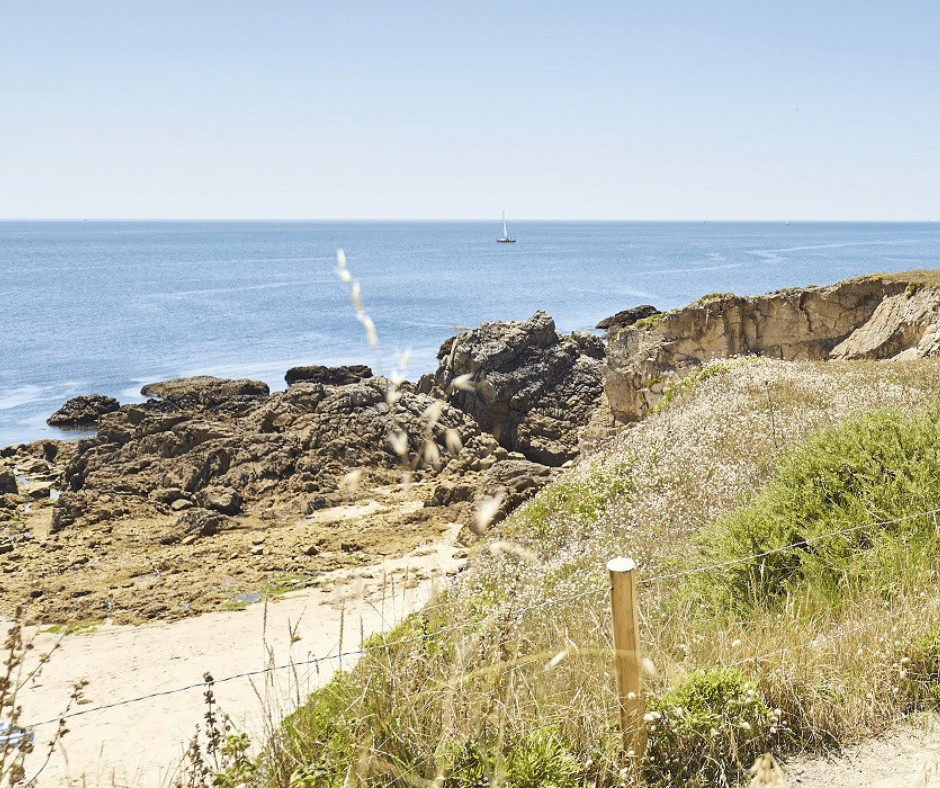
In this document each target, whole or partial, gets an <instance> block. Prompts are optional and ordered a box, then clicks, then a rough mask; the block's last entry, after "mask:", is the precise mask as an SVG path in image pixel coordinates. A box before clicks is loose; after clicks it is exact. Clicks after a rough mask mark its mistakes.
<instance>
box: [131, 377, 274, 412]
mask: <svg viewBox="0 0 940 788" xmlns="http://www.w3.org/2000/svg"><path fill="white" fill-rule="evenodd" d="M140 393H141V394H143V395H144V396H145V397H157V398H159V399H162V400H168V401H170V402H180V403H184V404H198V405H205V406H211V405H217V404H218V403H220V402H222V401H223V400H228V399H232V398H233V397H266V396H267V395H268V394H270V393H271V390H270V388H269V387H268V384H267V383H264V382H262V381H260V380H247V379H241V380H229V379H227V378H216V377H213V376H211V375H196V376H194V377H190V378H176V379H174V380H166V381H162V382H157V383H148V384H147V385H145V386H144V387H143V388H141V390H140Z"/></svg>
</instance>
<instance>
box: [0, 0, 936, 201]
mask: <svg viewBox="0 0 940 788" xmlns="http://www.w3.org/2000/svg"><path fill="white" fill-rule="evenodd" d="M2 7H3V12H2V14H0V218H7V219H9V218H184V219H198V218H234V219H238V218H256V219H494V218H496V219H498V218H499V215H500V213H501V212H502V211H503V210H506V212H507V215H508V216H509V218H510V219H511V220H513V219H514V220H521V219H594V220H608V219H614V220H634V219H635V220H646V219H666V220H671V219H712V220H717V219H744V220H749V219H757V220H759V219H791V220H801V219H819V220H822V219H848V220H935V219H940V47H938V44H937V35H938V30H940V3H938V2H936V0H930V2H926V1H925V2H907V1H905V0H897V1H896V2H892V3H888V2H886V1H885V2H877V3H876V2H865V1H864V0H857V1H856V2H841V1H837V2H818V0H816V1H815V2H803V0H795V1H793V2H774V3H771V2H763V1H762V0H751V2H710V1H709V0H695V1H694V2H693V1H689V2H686V1H685V0H675V1H673V0H659V2H633V1H632V0H618V1H616V2H614V1H611V2H607V1H606V0H604V1H600V0H598V1H592V0H581V1H580V2H552V0H542V1H541V2H512V1H511V0H505V1H504V2H499V3H497V2H489V1H488V0H483V1H482V2H480V1H475V2H467V0H462V1H461V2H449V1H448V0H436V1H435V2H417V1H416V0H398V1H397V2H395V1H394V0H384V1H383V2H367V1H365V0H345V1H344V2H317V0H305V1H304V2H301V1H300V0H280V1H279V0H273V1H272V2H267V3H261V2H257V1H255V2H245V1H244V0H224V2H223V1H220V0H186V1H185V2H178V1H177V0H159V2H158V1H157V0H134V1H133V2H129V1H128V0H120V1H117V0H116V1H115V2H108V1H105V0H86V1H85V2H74V0H70V2H46V1H45V0H29V1H28V2H26V1H23V0H4V2H3V4H2Z"/></svg>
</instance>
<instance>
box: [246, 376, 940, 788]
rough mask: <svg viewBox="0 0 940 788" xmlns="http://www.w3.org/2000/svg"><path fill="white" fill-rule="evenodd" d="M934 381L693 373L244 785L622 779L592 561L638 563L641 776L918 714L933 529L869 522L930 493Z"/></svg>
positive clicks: (690, 776) (778, 749)
mask: <svg viewBox="0 0 940 788" xmlns="http://www.w3.org/2000/svg"><path fill="white" fill-rule="evenodd" d="M938 381H940V364H938V363H937V362H934V361H923V362H917V363H907V364H905V363H893V364H890V365H889V364H879V365H871V364H838V365H836V364H828V365H821V364H808V363H807V364H794V363H789V364H788V363H785V362H777V361H771V360H764V359H759V360H754V359H748V360H741V361H726V362H722V363H721V364H720V365H714V369H713V368H711V367H705V368H703V371H702V372H701V373H700V374H699V375H698V377H697V378H696V379H695V380H693V381H692V382H691V383H690V385H689V386H688V387H687V388H684V389H683V390H682V391H681V392H677V394H679V393H681V394H682V396H673V397H672V398H671V399H670V400H669V402H668V403H667V405H666V406H665V407H663V408H661V409H660V410H659V411H658V412H657V413H656V414H654V415H653V416H651V417H650V418H648V419H647V420H645V421H644V422H642V423H640V424H639V425H638V426H636V427H635V428H633V429H632V430H630V431H629V432H628V433H626V435H625V436H624V437H623V438H621V439H620V440H619V441H618V442H616V443H615V444H613V445H611V446H609V447H608V448H607V449H606V450H605V453H604V454H602V455H598V456H596V457H592V458H587V459H586V460H585V461H584V462H582V463H581V464H580V465H579V466H577V467H576V468H574V469H572V470H571V471H569V472H568V473H567V474H566V475H565V476H563V477H562V478H561V479H560V480H559V481H557V482H556V483H554V484H553V485H550V486H548V487H546V488H544V489H543V490H542V491H541V492H540V493H539V494H538V495H537V496H535V497H534V498H533V499H532V500H530V501H529V502H528V503H527V504H526V505H524V506H523V507H522V508H520V509H519V510H517V512H515V513H514V514H513V515H512V516H511V517H510V518H508V520H506V521H505V522H504V523H502V524H501V525H500V526H499V527H497V529H496V530H495V531H494V532H492V535H491V538H490V539H489V540H488V541H486V542H484V543H483V544H482V545H481V546H480V547H479V548H478V549H477V550H476V552H475V553H474V555H473V558H472V561H471V565H470V569H469V570H468V571H467V572H465V573H463V575H462V576H461V580H460V582H459V583H457V584H455V585H453V586H452V587H450V588H448V589H447V590H446V592H444V593H443V594H442V595H441V596H440V597H439V598H437V599H436V600H435V601H434V602H433V603H432V604H431V605H429V606H428V607H427V608H426V609H425V610H423V611H421V612H419V613H417V614H415V615H413V616H411V617H410V618H409V619H407V620H406V621H405V622H404V623H403V624H401V625H400V626H399V627H398V628H397V629H396V630H394V631H393V632H391V633H388V634H387V635H386V636H383V637H380V638H373V639H372V640H371V641H370V642H369V643H368V644H367V645H368V647H369V650H368V652H367V653H366V654H365V655H364V656H363V657H362V659H361V661H360V663H359V664H358V665H357V666H356V668H355V669H354V670H352V671H351V672H349V673H344V674H341V675H340V676H339V677H338V678H336V679H334V681H333V682H331V683H330V684H328V685H327V686H326V687H324V688H323V689H321V690H320V691H318V692H316V693H315V694H314V695H313V696H312V697H311V699H310V700H309V702H308V703H307V704H306V705H304V706H302V707H301V708H300V709H298V710H297V711H296V712H295V713H294V714H293V715H291V716H290V717H289V718H288V719H287V720H285V722H284V724H283V725H282V726H281V728H280V729H279V730H278V732H277V734H276V735H275V736H273V737H272V739H271V741H270V742H269V743H268V745H267V747H266V749H265V751H264V752H263V753H262V755H261V756H260V758H259V760H258V770H257V773H256V783H257V784H264V785H271V786H306V787H307V788H314V786H316V787H319V786H339V785H353V784H366V783H368V784H369V785H378V786H386V785H387V786H413V785H447V786H452V787H453V788H465V786H476V785H490V784H501V785H506V786H530V785H539V786H542V785H544V786H549V785H559V786H561V785H568V784H572V785H573V784H578V785H581V784H590V783H593V784H594V785H595V786H597V787H598V788H600V787H601V786H615V785H616V786H620V785H630V784H633V783H634V782H635V780H636V778H637V774H636V773H635V772H634V771H632V769H631V768H630V766H629V765H628V764H624V762H623V761H622V759H621V755H620V752H619V746H620V732H619V730H618V711H617V709H618V705H617V698H616V692H615V689H614V686H613V677H612V672H611V671H612V665H611V657H610V650H611V643H610V640H609V635H608V628H609V624H608V616H609V612H608V604H607V588H606V583H605V575H604V570H603V567H604V565H605V563H606V561H607V560H608V559H609V558H610V557H613V556H615V555H630V556H631V557H633V558H634V559H635V560H636V561H637V563H638V565H639V567H640V570H641V572H642V574H641V578H640V579H641V585H640V593H641V596H640V605H641V638H642V646H643V651H644V653H645V654H646V655H647V656H648V657H649V658H650V660H651V662H652V665H653V669H652V670H651V671H650V673H649V675H648V676H647V678H646V685H645V694H646V696H647V709H648V714H647V722H648V725H649V749H648V751H647V753H646V758H645V760H644V762H643V770H644V777H645V779H646V782H647V784H648V785H653V786H656V785H662V786H665V785H670V786H671V785H696V786H697V785H706V784H707V785H725V784H727V785H731V784H734V782H735V781H737V780H740V779H742V778H743V777H744V775H745V773H746V770H747V768H748V767H749V766H750V763H751V762H752V760H753V758H754V757H755V756H756V755H758V754H760V753H762V752H766V751H770V752H773V753H775V754H776V755H784V756H786V755H791V754H794V753H800V752H818V751H824V750H827V749H832V748H836V747H838V746H840V745H841V744H844V743H847V742H852V741H856V740H858V739H860V738H862V737H866V736H870V735H873V734H877V733H879V732H881V731H883V730H885V729H886V728H887V727H888V726H889V725H890V724H891V723H892V722H893V721H895V720H897V719H898V718H900V717H902V716H904V715H907V714H910V713H911V712H913V711H916V710H919V709H924V708H930V707H932V706H933V705H935V704H936V703H937V702H938V696H940V690H938V689H937V687H938V681H940V656H938V655H940V634H938V633H940V593H938V592H937V591H936V590H935V588H936V582H935V581H936V569H935V567H936V566H937V561H936V558H937V552H938V551H937V549H936V548H935V547H934V545H933V543H934V542H935V541H937V540H936V539H935V536H936V530H935V528H936V524H935V523H934V519H933V517H932V516H928V517H921V518H911V519H910V520H905V521H904V522H903V523H891V524H889V523H885V522H884V521H886V520H891V519H896V517H897V516H898V515H903V514H907V513H913V512H915V511H926V510H928V509H932V508H936V505H937V501H940V495H936V493H937V492H940V490H938V489H936V482H935V481H934V478H935V477H936V478H940V474H936V473H935V471H936V468H935V465H934V464H935V463H936V462H937V457H936V451H935V449H934V447H935V446H937V445H940V442H938V441H936V437H937V435H936V430H937V429H938V427H937V424H938V422H940V409H938V406H937V405H936V404H935V392H936V390H937V388H938ZM878 523H883V525H880V526H879V525H877V524H878ZM856 525H864V529H859V530H858V531H857V532H849V533H846V534H843V535H841V536H839V537H838V538H833V539H828V538H827V539H825V540H823V539H820V540H819V541H818V542H809V539H811V538H814V537H815V536H816V535H819V536H822V535H823V534H825V533H828V532H829V531H833V530H844V529H846V528H854V527H855V526H856ZM794 528H796V532H797V538H795V539H793V538H791V536H792V534H791V531H793V529H794ZM808 545H809V546H812V547H813V550H812V551H808V550H807V549H805V548H806V547H807V546H808ZM823 545H825V548H823ZM777 548H781V549H780V551H779V552H777V553H773V560H771V557H770V556H768V557H767V558H765V559H764V560H763V561H760V560H757V561H755V560H753V559H752V560H741V559H747V558H748V557H749V556H751V555H753V554H755V553H757V552H761V551H764V552H767V551H770V550H776V549H777ZM738 560H740V563H738V564H734V565H733V566H723V567H717V568H714V569H707V568H706V567H707V566H708V565H710V564H713V563H724V562H726V561H738ZM680 573H688V574H680ZM551 775H554V777H552V776H551ZM552 779H554V780H555V782H552ZM494 781H495V782H494Z"/></svg>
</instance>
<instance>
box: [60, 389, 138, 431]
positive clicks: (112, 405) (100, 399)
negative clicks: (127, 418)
mask: <svg viewBox="0 0 940 788" xmlns="http://www.w3.org/2000/svg"><path fill="white" fill-rule="evenodd" d="M120 407H121V403H120V402H118V401H117V400H116V399H115V398H114V397H106V396H105V395H104V394H88V395H87V396H82V397H73V398H72V399H70V400H69V401H68V402H66V403H65V404H64V405H63V406H62V407H61V408H59V409H58V410H57V411H56V412H55V413H53V414H52V415H51V416H50V417H49V418H48V419H46V424H48V425H49V426H51V427H73V426H78V425H81V424H94V423H95V422H96V421H98V419H99V418H100V417H101V416H103V415H104V414H105V413H113V412H114V411H116V410H117V409H118V408H120Z"/></svg>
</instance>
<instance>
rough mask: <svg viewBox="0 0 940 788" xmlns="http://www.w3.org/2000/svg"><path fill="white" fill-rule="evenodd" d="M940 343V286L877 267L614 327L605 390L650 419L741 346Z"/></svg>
mask: <svg viewBox="0 0 940 788" xmlns="http://www.w3.org/2000/svg"><path fill="white" fill-rule="evenodd" d="M938 351H940V290H938V288H937V287H936V286H935V285H933V284H931V283H930V280H929V278H925V276H924V275H923V274H920V273H918V272H912V273H909V274H896V275H890V276H889V275H874V276H866V277H859V278H856V279H848V280H845V281H843V282H839V283H837V284H834V285H830V286H827V287H808V288H802V289H800V288H797V289H791V290H786V291H781V292H777V293H770V294H767V295H763V296H753V297H739V296H735V295H732V294H724V295H718V296H715V297H710V298H706V299H702V300H701V301H699V302H697V303H695V304H692V305H690V306H687V307H684V308H683V309H678V310H674V311H671V312H667V313H665V314H663V315H662V317H661V319H659V320H657V321H654V322H653V323H652V324H651V325H648V326H646V327H644V328H632V327H627V328H622V329H620V330H619V331H617V332H616V333H612V334H611V337H610V342H609V345H608V349H607V359H608V366H609V368H610V372H609V374H608V376H607V378H606V380H605V383H604V392H605V396H606V400H607V403H608V406H609V409H610V411H611V412H612V414H613V416H614V417H615V418H616V420H618V421H619V422H632V421H636V420H638V419H641V418H642V417H643V416H644V415H645V414H646V413H647V412H648V411H649V409H650V408H652V407H654V406H655V405H656V404H657V403H658V402H659V401H660V400H661V399H662V396H663V393H664V391H665V389H666V388H667V387H668V386H669V385H670V384H671V383H674V382H676V381H678V380H680V379H682V378H683V377H685V376H686V375H687V374H688V373H689V372H690V371H692V370H693V369H694V368H696V367H698V366H700V365H702V364H704V363H706V362H708V361H711V360H713V359H721V358H729V357H731V356H735V355H766V356H771V357H773V358H781V359H786V360H801V359H807V360H824V359H888V358H917V357H926V356H930V355H934V354H936V353H937V352H938Z"/></svg>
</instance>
